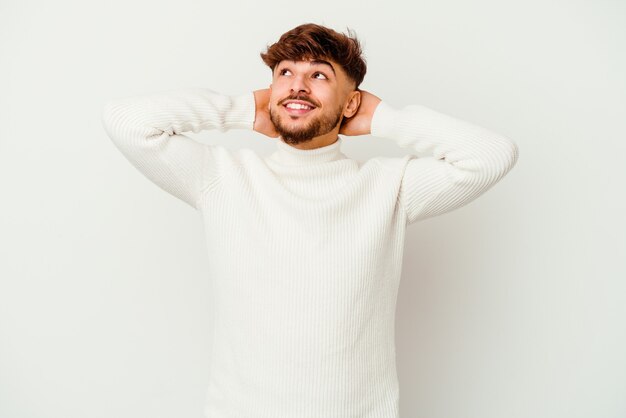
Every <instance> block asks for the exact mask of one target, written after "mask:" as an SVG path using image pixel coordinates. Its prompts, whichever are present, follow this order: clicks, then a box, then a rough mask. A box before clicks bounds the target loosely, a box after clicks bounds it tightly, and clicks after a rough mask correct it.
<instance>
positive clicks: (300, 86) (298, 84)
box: [291, 74, 311, 94]
mask: <svg viewBox="0 0 626 418" xmlns="http://www.w3.org/2000/svg"><path fill="white" fill-rule="evenodd" d="M291 92H292V93H294V92H296V93H300V92H305V93H307V94H308V93H310V92H311V91H310V89H309V85H308V83H307V82H306V79H305V76H304V75H302V74H301V75H297V76H294V77H293V78H292V79H291Z"/></svg>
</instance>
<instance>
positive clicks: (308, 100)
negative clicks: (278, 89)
mask: <svg viewBox="0 0 626 418" xmlns="http://www.w3.org/2000/svg"><path fill="white" fill-rule="evenodd" d="M287 100H302V101H303V102H307V103H309V104H311V105H312V106H315V107H319V106H318V105H317V103H315V102H314V101H313V100H311V99H310V98H309V97H308V96H306V95H304V94H301V93H298V94H296V95H295V96H294V95H290V96H289V97H285V98H284V99H283V100H281V101H280V102H279V104H280V105H281V106H282V105H283V104H284V103H285V102H286V101H287Z"/></svg>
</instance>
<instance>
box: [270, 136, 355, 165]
mask: <svg viewBox="0 0 626 418" xmlns="http://www.w3.org/2000/svg"><path fill="white" fill-rule="evenodd" d="M341 144H342V139H341V137H338V136H337V137H335V141H334V142H332V143H330V144H328V145H323V146H321V147H317V148H311V149H301V148H297V147H295V146H294V145H290V144H288V143H286V142H285V141H283V139H282V137H278V138H277V139H276V151H275V152H274V153H273V154H271V155H270V158H271V159H272V160H273V161H276V162H278V163H280V164H283V165H292V166H293V165H311V164H319V163H325V162H330V161H336V160H341V159H344V158H346V156H345V155H343V154H342V153H341Z"/></svg>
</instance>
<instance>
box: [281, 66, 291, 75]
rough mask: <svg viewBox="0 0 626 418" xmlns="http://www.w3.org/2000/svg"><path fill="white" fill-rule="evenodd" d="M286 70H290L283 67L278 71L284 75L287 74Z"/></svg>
mask: <svg viewBox="0 0 626 418" xmlns="http://www.w3.org/2000/svg"><path fill="white" fill-rule="evenodd" d="M285 71H289V70H288V69H287V68H283V69H282V70H280V71H279V72H278V74H280V75H284V74H285Z"/></svg>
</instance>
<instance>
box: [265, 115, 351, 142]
mask: <svg viewBox="0 0 626 418" xmlns="http://www.w3.org/2000/svg"><path fill="white" fill-rule="evenodd" d="M313 111H314V110H313ZM269 113H270V120H271V121H272V123H273V124H274V127H275V128H276V132H278V133H279V134H280V136H281V137H282V139H283V141H285V142H286V143H288V144H292V145H293V144H300V143H303V142H307V141H310V140H312V139H313V138H315V137H318V136H321V135H325V134H327V133H329V132H330V131H332V130H333V129H335V127H336V126H337V125H338V124H339V122H340V121H341V116H342V114H343V106H339V108H338V109H337V110H336V111H335V112H333V113H331V114H328V115H321V116H318V117H317V118H315V119H313V120H311V121H309V122H308V123H306V125H304V126H302V127H293V128H290V127H289V126H288V125H287V124H285V123H283V119H282V118H281V116H280V115H278V114H276V113H274V112H272V109H271V108H270V109H269Z"/></svg>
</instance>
